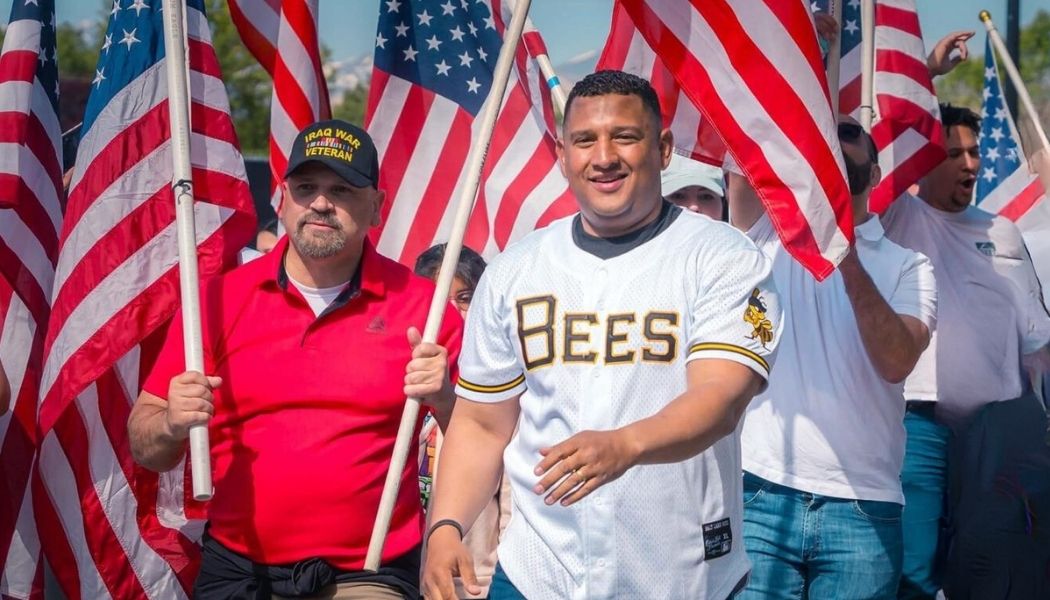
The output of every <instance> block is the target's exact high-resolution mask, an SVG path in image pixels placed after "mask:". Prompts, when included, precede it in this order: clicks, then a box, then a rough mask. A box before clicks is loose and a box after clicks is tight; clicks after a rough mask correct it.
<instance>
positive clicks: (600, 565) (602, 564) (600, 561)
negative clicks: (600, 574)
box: [596, 558, 605, 567]
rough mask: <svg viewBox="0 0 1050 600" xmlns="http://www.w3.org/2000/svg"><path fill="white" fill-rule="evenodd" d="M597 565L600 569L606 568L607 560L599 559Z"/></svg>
mask: <svg viewBox="0 0 1050 600" xmlns="http://www.w3.org/2000/svg"><path fill="white" fill-rule="evenodd" d="M596 564H597V565H598V566H599V567H604V566H605V559H604V558H599V559H598V562H597V563H596Z"/></svg>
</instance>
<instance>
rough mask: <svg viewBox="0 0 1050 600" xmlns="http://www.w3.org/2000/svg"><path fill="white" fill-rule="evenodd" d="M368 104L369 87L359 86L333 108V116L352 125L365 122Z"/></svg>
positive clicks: (345, 95)
mask: <svg viewBox="0 0 1050 600" xmlns="http://www.w3.org/2000/svg"><path fill="white" fill-rule="evenodd" d="M367 103H368V86H367V85H365V84H359V85H358V86H357V87H355V88H354V89H352V90H350V91H349V92H347V93H346V94H344V95H343V100H342V101H341V102H340V103H339V104H336V105H335V106H333V107H332V116H333V117H335V118H336V119H343V120H344V121H350V122H351V123H357V124H359V125H360V124H362V123H364V122H365V106H366V105H367Z"/></svg>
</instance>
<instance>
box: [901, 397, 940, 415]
mask: <svg viewBox="0 0 1050 600" xmlns="http://www.w3.org/2000/svg"><path fill="white" fill-rule="evenodd" d="M936 408H937V402H936V401H935V400H908V401H907V402H905V403H904V410H906V411H908V412H910V413H918V414H920V415H928V416H931V417H932V416H933V413H934V411H935V410H936Z"/></svg>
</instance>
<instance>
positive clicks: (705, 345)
mask: <svg viewBox="0 0 1050 600" xmlns="http://www.w3.org/2000/svg"><path fill="white" fill-rule="evenodd" d="M705 350H718V351H721V352H735V353H737V354H741V355H743V356H746V357H748V358H750V359H751V360H753V361H755V362H756V363H758V364H759V365H760V366H761V367H762V368H763V369H765V371H766V373H769V362H767V361H766V359H764V358H762V357H761V356H760V355H759V354H757V353H755V352H752V351H751V350H748V349H747V348H744V347H742V346H736V345H733V344H723V343H720V342H701V343H699V344H693V345H692V346H691V347H690V348H689V354H695V353H697V352H703V351H705Z"/></svg>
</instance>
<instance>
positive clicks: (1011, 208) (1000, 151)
mask: <svg viewBox="0 0 1050 600" xmlns="http://www.w3.org/2000/svg"><path fill="white" fill-rule="evenodd" d="M978 139H979V144H980V145H979V148H980V153H981V171H980V173H978V174H977V187H976V189H975V191H974V204H976V205H977V206H979V207H980V208H982V209H984V210H986V211H988V212H992V213H998V214H1000V215H1003V216H1004V217H1006V218H1008V219H1010V220H1011V221H1013V222H1015V223H1017V226H1018V228H1019V229H1020V230H1021V233H1022V234H1023V235H1024V237H1025V241H1026V243H1027V244H1028V248H1029V251H1030V252H1031V254H1032V260H1033V261H1034V263H1035V266H1036V270H1037V271H1038V272H1039V275H1040V280H1041V281H1042V282H1043V285H1044V286H1046V285H1048V284H1050V279H1047V276H1048V275H1050V242H1048V240H1047V238H1048V237H1050V206H1047V203H1046V202H1045V200H1046V194H1045V190H1043V185H1042V183H1040V181H1039V178H1038V177H1037V176H1036V175H1035V174H1033V173H1031V172H1030V171H1029V169H1028V164H1027V161H1026V160H1025V156H1024V153H1023V152H1022V150H1021V145H1020V144H1019V143H1018V142H1017V130H1016V127H1015V126H1014V122H1013V118H1012V117H1011V116H1010V111H1009V109H1008V108H1007V107H1006V103H1005V102H1004V101H1003V92H1002V87H1001V85H1000V83H999V68H998V64H997V63H996V60H995V52H994V51H993V50H992V44H991V40H990V39H989V40H988V41H986V42H985V47H984V102H983V104H982V106H981V133H980V136H979V137H978Z"/></svg>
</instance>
